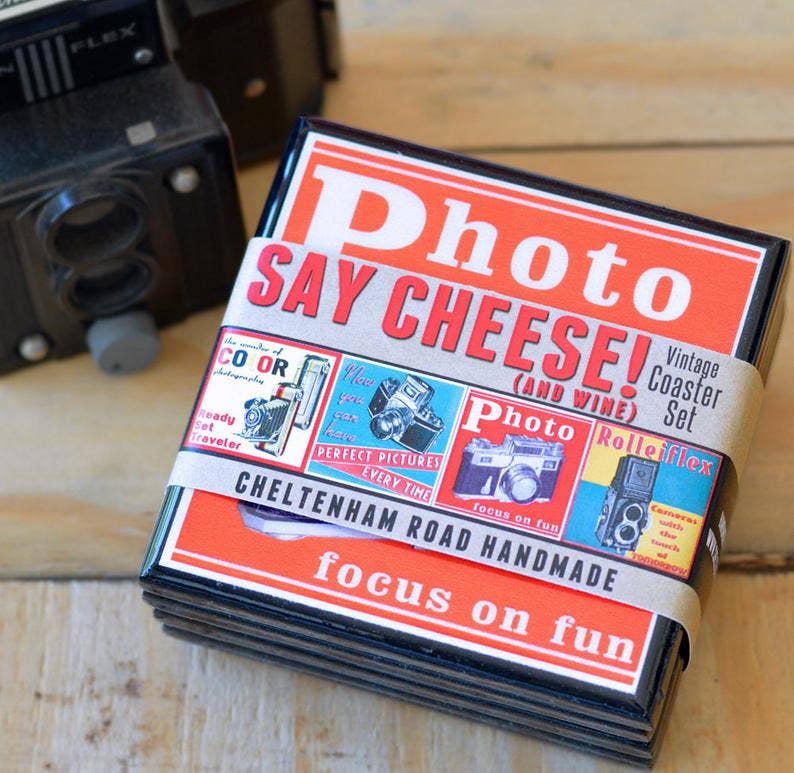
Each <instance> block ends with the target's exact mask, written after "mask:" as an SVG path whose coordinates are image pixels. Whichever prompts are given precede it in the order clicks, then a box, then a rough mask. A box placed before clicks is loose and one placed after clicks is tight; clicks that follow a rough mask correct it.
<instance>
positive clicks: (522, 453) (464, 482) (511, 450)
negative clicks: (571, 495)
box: [452, 435, 565, 505]
mask: <svg viewBox="0 0 794 773" xmlns="http://www.w3.org/2000/svg"><path fill="white" fill-rule="evenodd" d="M564 461H565V456H564V449H563V445H562V443H557V442H554V441H550V440H541V439H540V438H531V437H527V436H525V435H505V436H504V439H503V440H502V442H501V444H500V445H496V444H494V443H491V442H490V441H489V440H486V439H485V438H474V439H473V440H470V441H469V442H468V443H467V444H466V447H465V448H464V449H463V456H462V459H461V462H460V467H459V468H458V475H457V477H456V478H455V485H454V486H453V488H452V493H453V494H454V495H455V496H456V497H458V498H459V499H496V500H499V501H500V502H515V503H516V504H519V505H526V504H529V503H530V502H548V501H549V500H550V499H551V498H552V497H553V496H554V489H555V488H556V486H557V479H558V478H559V476H560V470H561V469H562V464H563V462H564Z"/></svg>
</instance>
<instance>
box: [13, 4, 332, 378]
mask: <svg viewBox="0 0 794 773" xmlns="http://www.w3.org/2000/svg"><path fill="white" fill-rule="evenodd" d="M326 8H331V10H333V4H332V3H331V4H327V3H320V2H317V0H280V2H279V1H278V0H277V1H276V2H265V0H257V1H256V2H254V1H253V0H161V2H160V3H159V5H158V2H157V0H5V1H4V2H3V1H2V0H0V373H3V372H8V371H12V370H15V369H17V368H19V367H22V366H24V365H27V364H31V363H33V362H37V361H40V360H43V359H46V358H49V357H65V356H68V355H72V354H76V353H78V352H80V351H83V350H85V349H86V348H88V349H90V351H91V352H92V354H93V355H94V357H95V359H96V360H97V362H98V363H99V365H100V366H101V367H102V368H103V369H105V370H107V371H109V372H117V373H123V372H129V371H132V370H136V369H137V368H140V367H143V366H144V365H146V364H148V363H149V362H151V360H152V359H153V358H154V357H155V356H156V354H157V352H158V350H159V341H158V337H157V331H156V328H157V327H158V326H163V325H166V324H169V323H172V322H176V321H178V320H180V319H182V318H184V317H185V316H186V315H187V314H189V313H191V312H193V311H196V310H199V309H202V308H205V307H207V306H211V305H215V304H217V303H221V302H222V301H224V300H225V299H226V298H227V297H228V293H229V290H230V288H231V286H232V284H233V282H234V277H235V273H236V269H237V266H238V265H239V260H240V256H241V255H242V253H243V250H244V246H245V230H244V226H243V222H242V216H241V211H240V206H239V201H238V194H237V186H236V182H235V170H234V160H233V158H232V148H231V146H230V143H229V136H228V132H227V130H226V128H225V126H224V121H223V120H222V118H221V115H220V114H219V112H218V109H217V107H216V104H215V103H214V102H213V99H212V97H211V95H210V92H209V91H208V89H207V88H205V85H199V84H200V83H203V79H206V80H207V83H208V84H209V85H210V88H211V90H212V92H213V93H214V94H215V96H216V97H217V98H218V101H219V102H223V103H224V104H228V105H229V111H230V112H229V115H228V116H226V115H224V116H223V117H224V119H227V120H229V121H230V122H231V123H232V124H233V125H237V126H238V127H241V128H238V131H239V132H240V133H241V136H242V134H245V132H246V131H248V132H250V133H252V136H251V137H250V138H248V139H245V140H244V141H243V143H242V147H244V149H245V154H246V155H250V156H254V155H260V154H261V152H265V151H269V150H273V149H275V147H276V146H277V145H278V143H279V142H281V141H282V140H283V139H284V138H285V137H286V134H287V132H288V128H287V127H288V126H291V124H292V123H293V121H294V119H295V118H296V117H297V114H298V113H299V112H300V111H301V110H306V109H313V108H315V107H316V106H317V105H318V104H319V102H318V94H321V93H322V91H321V89H322V81H323V78H324V77H325V74H327V73H326V70H328V68H329V67H330V65H329V66H328V67H325V65H323V63H322V62H323V61H325V60H324V59H323V57H324V56H325V55H324V54H323V52H322V51H321V50H320V49H321V48H323V46H322V44H321V41H323V40H325V37H329V35H328V34H326V33H325V32H324V30H332V29H333V24H332V23H329V22H328V19H329V18H330V19H331V21H333V16H329V15H328V14H327V13H324V11H323V9H326ZM323 20H325V21H323ZM265 28H266V29H265ZM241 29H244V30H247V32H246V33H245V34H243V33H241V32H240V30H241ZM252 30H256V31H257V36H255V38H252V36H251V34H250V33H251V31H252ZM293 40H294V41H295V42H297V43H298V44H299V45H298V46H297V47H295V46H292V44H291V42H290V41H293ZM194 48H195V49H196V50H195V51H194V50H193V49H194ZM325 48H328V50H329V51H330V50H331V47H329V46H326V47H325ZM325 48H323V51H324V50H325ZM174 51H176V53H177V55H178V56H177V58H178V59H179V61H180V62H182V63H183V65H184V66H183V68H182V69H180V67H179V66H177V64H174V63H172V62H171V60H170V54H171V53H172V52H174ZM221 51H223V52H226V54H227V59H223V57H222V56H221ZM210 54H212V56H210ZM298 57H302V58H303V59H304V60H305V62H306V64H305V66H298V65H297V64H296V63H295V59H296V58H298ZM326 59H327V57H326ZM232 62H233V63H234V66H233V67H232V66H231V64H230V63H232ZM246 63H247V64H246ZM225 65H228V67H227V66H225ZM249 65H250V71H249V70H246V67H248V66H249ZM265 65H267V67H265ZM232 76H233V77H232ZM244 76H245V77H247V78H248V80H245V81H243V80H241V79H243V77H244ZM191 80H196V81H199V83H193V82H190V81H191ZM282 81H283V82H282ZM246 89H247V95H246ZM254 92H256V93H254ZM265 95H267V96H265ZM232 102H235V104H239V105H242V106H243V107H240V108H239V109H238V108H233V107H232V106H231V105H232ZM253 135H256V136H257V137H258V138H259V140H258V142H259V144H258V145H257V144H256V142H257V141H256V137H254V136H253Z"/></svg>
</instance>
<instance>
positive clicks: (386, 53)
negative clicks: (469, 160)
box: [327, 0, 794, 147]
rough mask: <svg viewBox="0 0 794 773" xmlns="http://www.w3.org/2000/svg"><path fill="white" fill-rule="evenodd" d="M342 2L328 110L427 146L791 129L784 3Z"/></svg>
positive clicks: (792, 75)
mask: <svg viewBox="0 0 794 773" xmlns="http://www.w3.org/2000/svg"><path fill="white" fill-rule="evenodd" d="M694 5H695V4H692V3H687V2H684V0H675V2H668V3H636V2H630V1H629V0H615V1H613V2H610V3H606V4H604V3H591V2H587V0H574V2H565V3H557V4H551V5H550V4H548V3H526V2H524V3H517V2H515V1H514V0H501V1H499V2H495V3H465V4H463V3H459V2H455V0H444V1H443V2H434V3H427V2H422V0H408V2H401V3H393V2H385V1H384V0H376V1H373V0H351V1H350V2H346V3H342V4H341V18H342V21H343V29H344V38H343V39H344V44H345V52H346V59H347V67H346V70H345V72H344V76H343V78H342V79H341V80H340V81H339V82H338V83H336V84H333V85H332V87H331V89H330V90H329V96H328V100H327V113H328V115H329V116H330V117H332V118H335V119H340V120H344V121H347V122H349V123H352V124H354V125H358V126H361V127H364V128H369V129H373V130H377V131H383V132H385V133H392V134H401V133H402V134H405V130H406V127H410V136H411V137H413V138H415V139H417V140H418V141H421V142H425V143H427V144H431V145H445V146H449V145H465V146H471V147H483V146H485V145H491V146H494V145H497V146H501V145H509V146H513V147H515V146H517V145H518V146H521V147H526V146H533V145H553V146H559V145H562V146H568V145H576V144H592V143H597V144H600V143H635V142H643V143H656V142H681V141H685V142H704V141H706V142H724V141H743V142H744V141H747V140H780V139H791V138H792V136H793V135H792V126H794V105H792V103H791V100H790V99H789V98H788V97H789V94H790V93H791V90H792V87H794V58H793V57H792V56H791V49H790V40H791V33H792V29H794V14H792V8H791V6H790V5H789V4H787V3H774V4H765V5H764V7H763V8H761V7H759V6H755V7H753V8H748V7H747V5H746V4H742V3H739V2H736V0H731V1H730V2H727V3H717V2H704V3H698V4H696V5H697V7H693V6H694Z"/></svg>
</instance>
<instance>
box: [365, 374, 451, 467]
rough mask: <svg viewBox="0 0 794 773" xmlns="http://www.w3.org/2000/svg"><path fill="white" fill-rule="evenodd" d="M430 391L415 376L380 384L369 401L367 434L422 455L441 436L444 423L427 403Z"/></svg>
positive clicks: (430, 394) (431, 392) (427, 386)
mask: <svg viewBox="0 0 794 773" xmlns="http://www.w3.org/2000/svg"><path fill="white" fill-rule="evenodd" d="M433 393H434V390H433V387H431V386H430V384H428V383H427V382H426V381H423V380H422V379H421V378H419V377H418V376H414V375H410V374H409V375H407V376H405V378H404V379H403V380H402V381H399V380H398V379H396V378H387V379H384V380H383V381H381V382H380V384H379V385H378V388H377V390H376V391H375V394H374V395H373V396H372V398H371V399H370V401H369V415H370V416H371V417H372V421H371V422H370V425H369V427H370V430H371V431H372V434H373V435H375V437H376V438H379V439H380V440H387V439H390V440H393V441H394V442H395V443H399V444H400V445H401V446H404V447H405V448H409V449H410V450H411V451H416V452H418V453H420V454H423V453H425V451H427V450H428V449H429V448H430V446H431V445H433V442H434V441H435V439H436V438H437V437H438V436H439V434H441V432H443V430H444V422H443V420H442V419H441V418H439V417H438V416H436V414H435V412H434V411H433V409H432V407H431V405H430V401H431V400H432V399H433Z"/></svg>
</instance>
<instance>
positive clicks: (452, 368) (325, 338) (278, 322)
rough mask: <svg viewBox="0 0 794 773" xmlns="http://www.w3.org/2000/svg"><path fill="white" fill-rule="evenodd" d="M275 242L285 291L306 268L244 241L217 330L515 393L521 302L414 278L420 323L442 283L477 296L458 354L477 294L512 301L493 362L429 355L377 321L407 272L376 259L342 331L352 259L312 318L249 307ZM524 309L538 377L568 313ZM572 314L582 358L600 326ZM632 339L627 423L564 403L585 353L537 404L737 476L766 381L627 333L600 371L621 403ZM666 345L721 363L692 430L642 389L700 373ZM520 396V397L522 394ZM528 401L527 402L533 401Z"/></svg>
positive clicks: (328, 276)
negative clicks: (694, 452) (619, 429)
mask: <svg viewBox="0 0 794 773" xmlns="http://www.w3.org/2000/svg"><path fill="white" fill-rule="evenodd" d="M273 244H279V245H283V246H284V247H286V248H287V249H288V250H289V251H290V253H291V254H292V256H293V257H292V260H291V262H290V263H275V264H274V265H275V268H276V270H277V271H278V273H279V274H280V275H281V276H282V277H283V278H284V285H285V287H289V286H290V284H291V282H292V281H293V280H294V279H295V276H296V275H297V273H298V271H299V269H300V267H301V265H302V264H303V260H304V256H305V255H306V254H307V253H309V252H312V250H310V249H308V248H307V247H305V246H302V245H296V244H287V243H285V242H276V241H274V240H272V239H266V238H255V239H252V240H251V241H250V242H249V244H248V249H247V250H246V253H245V257H244V259H243V263H242V266H241V267H240V273H239V274H238V277H237V282H236V283H235V286H234V290H233V291H232V295H231V298H230V299H229V305H228V307H227V309H226V314H225V316H224V319H223V325H225V326H236V327H243V328H249V329H252V330H261V331H262V332H264V333H267V334H269V335H275V336H283V337H286V338H293V339H295V338H297V339H300V340H304V341H307V342H309V343H313V344H316V345H319V346H327V347H330V348H332V349H341V350H342V351H347V352H353V353H356V354H360V355H363V356H365V357H366V356H367V354H375V353H381V354H386V353H387V354H386V358H387V359H389V360H390V361H391V362H392V364H395V365H399V366H402V367H405V368H409V369H416V370H419V371H425V372H430V373H433V374H434V375H437V376H440V377H442V378H444V377H445V376H452V377H453V378H454V379H455V380H457V381H463V382H467V383H470V384H472V385H477V386H482V387H485V388H486V389H494V390H496V391H501V392H507V393H512V394H516V392H515V391H514V387H515V382H516V376H517V375H518V374H519V371H517V370H515V369H512V368H507V367H505V366H504V365H502V364H501V362H502V360H503V358H504V355H505V352H506V349H507V345H508V343H509V340H510V332H511V331H512V329H513V326H514V322H515V319H516V317H517V315H518V308H519V307H520V306H521V304H522V301H520V300H516V299H515V298H511V297H508V296H504V295H499V294H498V293H495V292H492V293H485V292H483V291H482V290H480V289H475V288H471V287H469V286H467V285H463V284H455V283H453V282H447V281H445V282H443V283H442V282H441V281H440V280H437V279H433V278H431V277H428V276H426V275H422V276H421V279H422V281H424V282H426V283H427V285H428V286H429V292H428V294H427V299H426V300H425V301H424V302H417V301H412V300H409V301H408V302H407V303H406V304H405V313H410V314H414V315H415V316H417V317H419V318H420V319H421V318H422V314H423V310H424V311H425V313H426V312H427V311H428V310H429V306H430V304H431V303H432V298H433V297H434V293H435V289H436V288H437V287H438V285H440V284H446V285H450V286H452V287H454V288H455V289H456V290H467V291H469V292H472V293H474V297H473V300H472V306H471V308H472V311H471V312H470V313H469V314H468V315H467V319H466V322H465V323H464V326H463V330H462V332H461V335H460V341H461V342H463V343H461V344H460V345H459V349H461V350H462V349H465V341H467V340H468V336H469V334H470V333H471V330H472V328H473V326H474V318H475V316H476V313H475V311H476V304H477V302H478V300H479V298H480V297H481V296H484V295H489V296H492V297H496V298H499V299H501V300H504V301H506V302H509V303H511V304H512V306H511V309H510V312H508V313H506V314H504V315H502V316H500V317H498V319H499V322H501V323H502V325H503V329H502V332H501V334H499V335H495V334H492V335H490V336H489V337H488V339H487V346H488V347H489V348H490V349H493V350H494V351H495V352H496V357H495V358H494V360H493V361H492V362H486V361H483V360H475V359H473V358H471V357H467V356H465V355H463V354H462V353H461V352H448V351H445V350H443V349H441V348H440V347H438V346H437V347H433V348H432V349H431V348H428V347H427V346H423V345H422V344H421V343H420V342H419V340H418V338H419V336H418V335H414V336H412V337H411V338H410V339H403V340H395V339H394V338H390V337H389V336H388V335H386V333H384V332H383V330H382V328H381V326H380V317H381V316H382V315H383V311H384V310H385V309H386V306H387V303H388V299H389V297H390V295H391V292H392V289H393V288H394V284H395V282H396V281H397V280H398V279H400V278H401V277H404V276H405V272H403V271H400V270H399V269H396V268H392V267H390V266H384V265H381V264H376V263H367V264H366V265H370V266H373V267H374V268H375V269H376V273H375V275H374V276H373V277H372V279H371V280H370V282H369V283H368V284H367V285H366V287H365V288H364V290H363V291H362V292H361V294H360V295H359V296H358V297H357V299H356V301H355V303H354V304H353V306H352V310H351V313H350V317H349V319H348V321H347V323H346V324H344V325H340V324H334V323H333V322H331V318H332V316H333V313H334V309H335V306H336V301H337V298H338V297H339V271H338V269H337V266H338V263H339V261H340V260H344V261H349V262H350V263H352V264H354V266H356V267H358V266H361V265H364V264H365V261H362V260H359V259H357V258H349V257H346V256H341V257H340V256H326V258H327V264H326V267H325V272H324V278H323V292H322V296H321V298H320V304H319V308H318V312H317V316H316V317H310V316H305V315H303V314H301V313H300V312H296V313H285V312H281V311H279V310H278V309H279V304H278V302H276V303H275V304H273V305H272V306H255V305H253V304H252V303H251V302H250V301H249V300H248V297H247V292H248V288H249V285H250V284H251V283H252V282H262V281H263V280H264V277H263V276H262V274H261V273H260V271H259V270H258V269H257V259H258V257H259V255H260V253H261V251H262V249H263V248H264V247H266V246H267V245H273ZM264 281H265V285H267V280H264ZM285 294H286V293H285V292H282V293H281V295H282V296H283V295H285ZM530 305H531V306H532V307H534V308H539V309H544V310H546V311H547V312H548V315H549V316H548V319H547V320H546V321H545V322H543V323H539V322H537V321H536V322H534V323H533V325H532V329H533V330H534V331H536V332H537V333H538V334H539V340H538V342H537V343H533V344H529V345H527V346H526V347H525V349H526V351H525V356H526V357H531V358H532V359H533V360H534V362H535V367H534V369H533V371H532V374H533V375H535V376H536V377H540V378H542V377H543V374H542V373H541V372H540V362H541V360H542V358H543V357H544V356H545V355H546V354H549V353H551V354H559V350H558V349H557V348H556V347H555V346H554V345H553V344H552V342H551V339H550V336H549V335H548V333H549V332H550V331H551V329H552V327H553V325H554V323H555V321H556V320H557V319H559V318H560V317H562V316H567V315H568V314H569V313H568V312H565V311H561V310H558V309H552V308H550V307H546V306H542V304H539V303H535V302H534V301H533V302H532V303H531V304H530ZM575 316H576V317H577V318H578V319H581V320H584V321H585V322H586V323H587V325H588V329H589V331H590V332H589V334H588V335H587V336H586V337H582V338H577V339H576V345H577V347H578V348H579V349H580V350H581V351H582V352H587V351H588V350H589V349H590V348H591V346H592V343H593V341H594V340H595V337H596V331H597V329H598V327H599V325H602V324H603V323H602V322H601V321H600V320H597V319H595V318H593V317H585V316H582V315H580V314H577V315H575ZM610 327H614V326H610ZM638 333H639V334H640V335H642V336H646V335H647V337H649V338H650V339H651V343H650V348H649V350H648V353H647V356H646V359H645V365H644V366H643V368H642V371H641V375H640V377H639V380H638V381H637V382H636V383H634V384H632V386H634V387H635V388H636V390H637V394H636V396H635V397H633V398H632V400H631V401H630V402H633V403H634V406H635V415H634V417H633V418H632V420H631V421H626V419H625V418H624V419H620V418H614V417H610V416H602V415H599V414H598V413H589V412H588V411H585V410H578V409H575V408H573V406H572V405H571V404H570V402H568V401H569V400H570V399H571V394H572V389H571V387H574V386H576V382H577V379H581V373H582V371H583V370H584V361H585V360H586V356H583V357H582V358H581V361H580V363H579V366H578V368H577V373H576V375H575V376H574V377H573V378H571V379H569V380H568V382H566V384H567V386H568V388H566V390H565V391H566V395H565V398H564V400H563V401H562V402H552V401H550V400H545V401H544V400H536V401H537V402H540V403H545V404H547V405H551V406H554V407H557V408H562V409H570V410H573V411H574V413H584V414H585V415H590V416H595V417H596V418H601V419H604V420H606V421H616V422H617V423H625V424H626V426H628V427H641V428H642V429H643V430H645V431H649V432H655V433H656V434H659V435H663V436H665V437H668V438H672V439H675V440H681V441H683V442H685V443H691V444H693V445H696V446H701V447H704V448H708V449H710V450H712V451H717V452H718V453H721V454H724V455H725V456H727V457H728V458H729V459H730V460H731V461H732V462H733V465H734V467H735V469H736V475H737V477H741V473H742V470H743V469H744V465H745V462H746V460H747V453H748V450H749V445H750V441H751V439H752V434H753V430H754V429H755V425H756V421H757V419H758V412H759V410H760V408H761V398H762V394H763V383H762V381H761V376H760V375H759V373H758V371H757V370H756V369H755V368H754V367H753V366H752V365H750V364H749V363H747V362H743V361H742V360H737V359H735V358H734V357H731V356H729V355H725V354H720V353H718V352H713V351H711V350H710V349H704V348H703V347H700V346H693V345H690V344H682V343H681V342H679V341H674V340H670V339H666V338H662V337H660V336H655V335H648V334H646V333H643V332H642V331H628V335H627V338H626V341H624V342H622V343H620V342H617V341H612V342H611V343H610V344H609V348H610V350H612V351H614V352H615V353H617V354H618V357H619V359H618V363H617V364H616V365H614V366H607V368H605V369H604V375H607V376H608V377H609V378H610V379H611V380H612V381H613V382H614V388H613V390H612V392H611V393H609V396H610V397H613V398H615V399H616V400H618V399H622V398H621V394H620V391H619V390H620V387H621V386H623V385H625V384H627V379H626V374H627V371H628V364H629V360H630V356H631V353H632V349H633V348H634V342H635V340H636V336H637V334H638ZM669 347H677V348H678V349H679V350H681V352H682V353H684V354H687V355H691V356H692V357H693V358H701V359H702V360H704V361H707V362H710V363H714V364H716V365H718V366H719V373H718V375H717V377H715V378H712V379H704V385H706V386H710V387H712V388H713V389H714V390H715V391H716V390H718V389H721V390H722V394H721V395H720V398H718V400H717V405H716V406H715V408H714V409H713V410H710V411H709V410H708V409H706V408H702V409H701V408H700V406H699V411H700V412H699V416H698V420H697V422H696V423H695V424H694V426H693V427H692V429H691V431H687V430H686V428H684V429H676V428H675V427H669V426H666V425H665V424H664V421H663V420H664V416H665V412H666V410H667V403H668V401H669V396H668V395H663V394H661V393H660V392H658V391H653V390H651V389H649V388H648V384H647V382H648V380H649V378H650V376H651V374H652V373H653V369H654V367H655V366H659V367H661V368H662V369H663V371H664V372H665V373H669V374H671V375H673V376H680V377H682V378H684V379H687V380H693V381H697V378H698V376H697V374H695V373H693V372H685V371H682V370H679V369H676V368H674V367H671V366H667V364H666V363H667V357H668V352H669ZM519 396H522V395H520V394H519ZM530 399H533V400H534V399H535V398H530ZM707 411H708V412H707Z"/></svg>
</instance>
